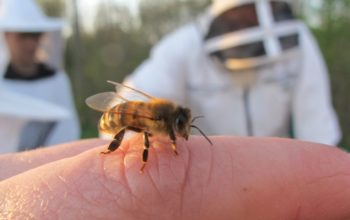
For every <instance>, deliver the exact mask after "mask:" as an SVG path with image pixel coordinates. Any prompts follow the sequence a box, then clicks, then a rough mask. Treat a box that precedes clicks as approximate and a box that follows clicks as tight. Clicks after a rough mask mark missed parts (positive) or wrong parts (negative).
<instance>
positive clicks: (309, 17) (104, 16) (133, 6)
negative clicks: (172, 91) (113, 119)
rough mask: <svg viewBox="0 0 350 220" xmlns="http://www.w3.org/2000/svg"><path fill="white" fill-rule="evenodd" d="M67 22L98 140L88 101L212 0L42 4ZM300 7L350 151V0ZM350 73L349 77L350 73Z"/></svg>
mask: <svg viewBox="0 0 350 220" xmlns="http://www.w3.org/2000/svg"><path fill="white" fill-rule="evenodd" d="M38 2H39V3H40V4H41V5H42V6H43V8H44V10H45V11H46V13H47V14H48V15H50V16H62V17H64V18H65V19H66V22H67V24H66V27H65V29H64V36H65V37H66V51H65V68H66V70H67V72H68V74H69V76H70V78H71V80H72V84H73V89H74V93H75V101H76V105H77V108H78V111H79V115H80V120H81V126H82V132H83V133H82V137H83V138H87V137H95V136H97V127H96V124H97V121H98V119H99V116H100V114H99V113H98V112H94V111H92V110H91V109H89V108H88V107H87V106H86V105H85V102H84V100H85V98H86V97H88V96H90V95H92V94H95V93H97V92H102V91H106V90H109V89H112V87H108V85H107V83H106V80H113V81H117V82H121V81H122V80H123V79H124V77H125V76H126V75H127V74H129V73H131V72H132V71H133V70H134V69H135V68H136V67H137V66H138V65H139V64H140V63H141V62H142V61H143V60H144V59H145V58H147V57H148V53H149V50H150V48H151V47H152V46H153V45H154V44H155V43H156V42H158V40H159V39H160V38H161V37H162V36H163V35H165V34H167V33H169V32H170V31H172V30H174V29H175V28H177V27H179V26H181V25H182V24H184V23H186V22H188V21H190V20H192V19H194V18H195V17H196V15H197V14H198V13H200V12H201V11H202V10H203V9H204V8H205V7H206V6H207V5H208V4H209V2H210V0H89V1H86V0H85V1H84V0H39V1H38ZM294 6H295V9H296V12H297V14H298V16H299V17H300V19H302V20H304V21H305V22H306V23H307V24H308V26H309V27H310V28H311V29H312V31H313V32H314V34H315V36H316V38H317V40H318V42H319V45H320V47H321V50H322V52H323V55H324V57H325V60H326V62H327V65H328V69H329V72H330V77H331V83H332V94H333V102H334V106H335V108H336V111H337V114H338V117H339V120H340V124H341V128H342V132H343V139H342V142H341V144H340V145H341V146H342V147H343V148H345V149H347V150H350V114H349V112H350V101H349V100H350V99H349V98H348V97H347V94H348V92H349V91H350V90H349V89H348V85H349V84H350V59H349V58H350V28H349V27H350V13H349V11H350V0H308V1H306V0H304V1H302V0H300V1H295V5H294ZM347 74H349V75H347Z"/></svg>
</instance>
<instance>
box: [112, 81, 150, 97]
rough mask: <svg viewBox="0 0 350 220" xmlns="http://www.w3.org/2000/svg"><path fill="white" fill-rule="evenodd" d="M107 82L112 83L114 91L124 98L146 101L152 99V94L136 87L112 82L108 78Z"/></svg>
mask: <svg viewBox="0 0 350 220" xmlns="http://www.w3.org/2000/svg"><path fill="white" fill-rule="evenodd" d="M107 82H108V83H111V84H113V85H114V86H115V90H116V92H117V93H118V94H119V95H120V96H122V97H124V98H125V99H128V100H134V101H143V102H148V101H149V100H150V99H154V97H153V96H151V95H149V94H147V93H145V92H142V91H139V90H137V89H134V88H131V87H129V86H126V85H124V84H121V83H117V82H113V81H110V80H108V81H107Z"/></svg>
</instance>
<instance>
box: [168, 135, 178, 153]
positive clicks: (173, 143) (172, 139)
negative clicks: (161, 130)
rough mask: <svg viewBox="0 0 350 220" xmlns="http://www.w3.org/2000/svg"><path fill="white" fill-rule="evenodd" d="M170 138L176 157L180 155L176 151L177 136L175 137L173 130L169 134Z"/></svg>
mask: <svg viewBox="0 0 350 220" xmlns="http://www.w3.org/2000/svg"><path fill="white" fill-rule="evenodd" d="M169 137H170V140H171V147H172V148H173V151H174V153H175V155H178V153H177V150H176V135H175V132H174V131H173V130H171V131H170V132H169Z"/></svg>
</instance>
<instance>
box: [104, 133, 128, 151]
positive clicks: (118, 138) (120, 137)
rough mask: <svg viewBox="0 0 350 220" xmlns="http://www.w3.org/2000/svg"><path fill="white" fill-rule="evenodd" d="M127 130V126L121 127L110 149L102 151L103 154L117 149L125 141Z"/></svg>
mask: <svg viewBox="0 0 350 220" xmlns="http://www.w3.org/2000/svg"><path fill="white" fill-rule="evenodd" d="M125 130H126V128H122V129H120V130H119V132H118V133H117V134H116V135H115V136H114V139H113V141H112V142H111V143H110V144H109V146H108V150H107V151H103V152H101V154H109V153H111V152H113V151H115V150H116V149H117V148H118V147H119V146H120V144H121V143H122V141H123V138H124V134H125Z"/></svg>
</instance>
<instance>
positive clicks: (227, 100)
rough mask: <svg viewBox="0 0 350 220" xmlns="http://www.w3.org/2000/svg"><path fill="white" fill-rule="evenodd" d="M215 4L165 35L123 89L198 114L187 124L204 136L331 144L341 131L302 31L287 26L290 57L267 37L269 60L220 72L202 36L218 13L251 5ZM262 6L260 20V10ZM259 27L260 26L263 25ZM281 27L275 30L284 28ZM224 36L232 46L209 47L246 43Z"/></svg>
mask: <svg viewBox="0 0 350 220" xmlns="http://www.w3.org/2000/svg"><path fill="white" fill-rule="evenodd" d="M217 2H219V3H220V0H219V1H217ZM223 2H224V3H225V4H223V5H221V6H220V7H221V8H220V7H217V5H215V3H214V5H213V6H212V7H211V8H209V10H208V11H207V12H206V13H205V14H204V15H202V16H201V17H200V18H199V19H198V20H196V21H195V22H193V23H190V24H188V25H186V26H184V27H182V28H180V29H179V30H177V31H175V32H174V33H172V34H170V35H168V36H167V37H165V38H164V39H163V40H162V41H161V42H159V43H158V45H156V46H155V47H154V48H153V49H152V51H151V55H150V57H149V59H148V60H146V61H145V62H144V63H143V64H142V65H141V66H140V67H139V68H138V69H137V70H136V71H135V72H134V73H133V74H132V75H130V76H128V77H127V79H126V80H125V82H124V83H125V84H128V85H130V86H133V87H135V88H137V89H140V90H142V91H145V92H147V93H149V94H151V95H154V96H157V97H163V98H168V99H171V100H174V101H175V102H177V103H179V104H181V105H184V106H187V107H190V108H191V109H192V114H193V116H198V115H202V116H204V118H202V119H198V121H196V122H195V124H196V125H198V126H199V127H200V128H201V129H202V130H203V131H204V132H205V133H206V134H208V135H238V136H273V137H290V136H291V134H292V136H293V137H295V138H297V139H301V140H308V141H314V142H319V143H324V144H330V145H336V144H337V143H338V141H339V139H340V137H341V133H340V129H339V126H338V122H337V118H336V115H335V112H334V110H333V107H332V103H331V95H330V88H329V79H328V73H327V69H326V66H325V63H324V61H323V58H322V56H321V54H320V51H319V49H318V46H317V45H316V43H315V40H314V38H313V37H312V35H311V33H310V31H309V30H308V29H307V27H306V26H304V25H303V24H302V23H301V22H298V21H295V23H294V24H293V25H294V29H295V30H296V31H297V32H298V35H299V47H298V52H297V53H291V54H292V55H287V56H282V55H283V54H282V53H281V51H278V48H277V49H276V47H274V45H273V40H270V39H271V38H269V37H267V44H270V46H271V45H272V46H271V47H268V46H267V48H268V49H267V50H269V51H268V53H269V56H270V57H267V60H268V61H270V62H265V63H264V65H260V66H258V67H257V66H254V65H251V68H249V65H248V66H247V65H245V67H244V68H242V69H239V68H237V70H228V69H227V68H222V66H220V65H218V64H217V62H215V61H214V60H213V58H212V57H211V56H210V55H209V54H208V48H209V50H210V49H211V48H212V47H214V46H215V41H214V42H213V43H212V44H209V45H208V44H205V42H204V40H203V39H204V36H205V35H206V34H207V31H208V29H209V25H210V22H211V21H212V20H213V19H215V17H216V16H219V15H220V13H221V12H224V11H225V10H227V9H228V8H230V7H235V6H239V5H242V4H245V3H247V2H248V3H251V2H255V1H253V0H232V2H231V1H228V0H225V1H223V0H221V3H223ZM230 2H231V3H230ZM256 2H258V3H257V4H263V3H262V2H265V3H266V1H261V0H259V1H256ZM219 3H218V4H219ZM226 3H227V4H226ZM260 6H261V5H260ZM262 6H263V7H260V8H262V10H260V11H259V12H258V13H260V15H261V14H264V12H266V8H267V7H266V5H262ZM225 7H226V8H225ZM264 7H265V8H264ZM264 10H265V11H264ZM266 14H267V13H265V14H264V16H266ZM208 17H209V18H208ZM259 22H261V23H264V19H260V21H259ZM270 23H271V22H270ZM281 24H282V25H281V27H282V31H281V32H283V31H284V30H283V29H284V27H288V23H287V22H286V23H283V22H282V23H281ZM284 24H285V25H284ZM264 25H265V26H264ZM268 25H269V24H268V22H267V25H266V22H265V23H264V24H261V26H263V27H260V28H261V29H262V33H263V34H262V35H263V36H265V35H267V36H269V34H271V30H272V29H271V27H269V26H268ZM287 29H288V28H287ZM292 29H293V28H292ZM248 31H249V30H248ZM252 31H255V30H252ZM286 31H287V32H288V30H286ZM277 33H278V31H277ZM243 34H245V33H243ZM232 36H234V37H233V40H231V39H230V38H228V37H226V39H224V41H221V42H219V43H216V44H217V47H222V48H221V49H225V47H226V46H227V47H228V46H230V45H226V44H230V43H232V44H236V45H239V41H240V40H241V41H243V42H244V41H247V40H246V39H247V38H248V35H247V36H245V37H241V38H240V37H239V36H235V35H232ZM252 39H253V40H254V37H252ZM225 40H226V41H225ZM231 41H232V42H231ZM271 42H272V43H271ZM245 43H246V42H245ZM265 43H266V42H265ZM213 45H214V46H213ZM271 48H272V49H271ZM210 52H212V51H210ZM285 54H288V53H285ZM282 57H283V58H282ZM260 60H261V59H260ZM248 61H249V60H248ZM259 62H260V61H259ZM259 62H256V63H258V64H259ZM242 63H243V62H242ZM247 63H248V64H249V63H252V62H250V61H249V62H245V64H247ZM243 66H244V65H243ZM238 67H240V66H239V65H238ZM291 128H293V129H292V132H291Z"/></svg>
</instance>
